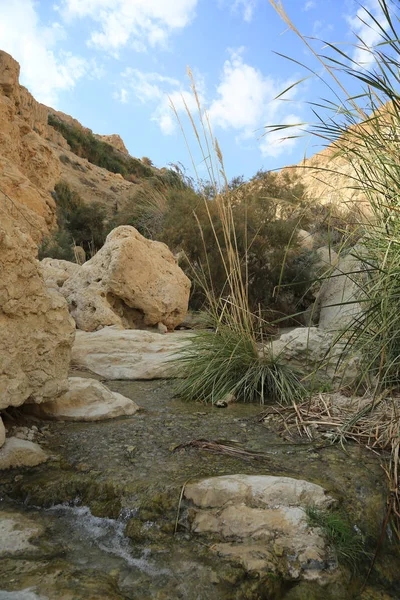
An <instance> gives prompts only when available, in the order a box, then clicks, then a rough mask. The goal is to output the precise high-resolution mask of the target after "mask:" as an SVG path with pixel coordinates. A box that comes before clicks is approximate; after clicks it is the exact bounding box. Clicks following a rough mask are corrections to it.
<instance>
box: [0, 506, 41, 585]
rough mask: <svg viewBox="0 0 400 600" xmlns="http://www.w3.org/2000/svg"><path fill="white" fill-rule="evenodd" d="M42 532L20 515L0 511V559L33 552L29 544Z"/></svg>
mask: <svg viewBox="0 0 400 600" xmlns="http://www.w3.org/2000/svg"><path fill="white" fill-rule="evenodd" d="M42 532H43V528H42V527H41V526H40V525H39V524H38V523H37V522H36V521H34V520H33V519H30V518H29V517H26V516H25V515H22V514H21V513H13V512H8V511H0V557H2V558H4V557H6V556H11V555H14V554H22V553H25V552H30V551H35V550H36V549H37V548H36V547H35V546H33V545H32V543H31V542H32V540H34V539H35V538H37V537H39V535H41V533H42ZM0 597H1V592H0Z"/></svg>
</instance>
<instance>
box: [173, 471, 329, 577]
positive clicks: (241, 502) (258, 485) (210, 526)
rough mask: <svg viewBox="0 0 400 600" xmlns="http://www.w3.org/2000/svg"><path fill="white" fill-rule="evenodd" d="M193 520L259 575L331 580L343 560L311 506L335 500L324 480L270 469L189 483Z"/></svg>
mask: <svg viewBox="0 0 400 600" xmlns="http://www.w3.org/2000/svg"><path fill="white" fill-rule="evenodd" d="M184 497H185V499H186V501H187V502H188V503H189V505H188V506H187V508H188V511H187V517H188V526H189V527H190V529H191V531H192V532H193V533H194V534H197V535H202V536H203V537H205V538H206V539H210V540H212V542H213V544H212V548H213V549H214V550H215V551H216V552H217V553H218V554H219V555H220V556H223V557H225V558H227V559H230V560H232V561H234V562H239V563H241V564H242V566H243V567H244V568H245V570H246V571H248V572H249V573H252V574H257V575H258V576H263V575H264V576H265V575H266V574H268V573H275V574H276V575H278V576H281V577H283V579H286V580H299V579H311V580H319V581H321V582H323V583H327V579H329V575H330V574H331V573H332V572H334V571H335V570H336V567H337V564H336V562H335V560H334V558H333V557H332V554H331V550H330V548H329V547H328V545H327V543H326V541H325V539H324V537H323V535H322V532H321V531H320V530H319V529H317V528H311V527H310V526H309V525H308V522H307V516H306V508H307V507H309V506H317V507H319V508H320V509H328V508H329V507H330V506H331V505H332V504H333V499H332V498H330V497H329V496H328V495H327V494H326V493H325V491H324V490H323V488H321V487H320V486H319V485H316V484H313V483H310V482H308V481H302V480H297V479H291V478H289V477H274V476H269V475H268V476H267V475H255V476H253V475H241V474H239V475H225V476H222V477H212V478H210V479H204V480H201V481H198V482H196V483H191V484H189V485H187V486H186V487H185V491H184Z"/></svg>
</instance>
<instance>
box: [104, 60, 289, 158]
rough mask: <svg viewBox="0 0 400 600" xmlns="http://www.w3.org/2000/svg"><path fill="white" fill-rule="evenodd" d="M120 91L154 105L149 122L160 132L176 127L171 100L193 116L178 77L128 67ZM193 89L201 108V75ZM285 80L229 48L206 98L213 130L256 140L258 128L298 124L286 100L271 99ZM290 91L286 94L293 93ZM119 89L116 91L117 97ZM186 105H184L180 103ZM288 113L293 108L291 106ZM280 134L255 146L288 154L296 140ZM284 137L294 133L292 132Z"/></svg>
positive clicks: (240, 140) (268, 153) (269, 152)
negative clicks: (212, 91) (210, 95)
mask: <svg viewBox="0 0 400 600" xmlns="http://www.w3.org/2000/svg"><path fill="white" fill-rule="evenodd" d="M122 79H123V82H124V84H123V90H124V91H126V90H129V97H130V98H132V97H135V98H136V99H137V100H139V101H140V102H141V103H143V104H150V103H153V106H154V110H153V114H152V120H153V121H155V122H157V123H158V125H159V127H160V129H161V131H162V132H163V133H164V134H165V135H171V134H173V133H175V132H176V131H177V122H176V116H175V114H174V112H173V111H172V110H171V103H172V104H173V106H174V107H175V110H176V111H177V113H178V114H180V115H183V114H184V113H185V112H186V106H187V108H188V109H189V110H190V112H191V113H192V114H197V110H198V108H197V104H196V100H195V98H194V96H193V94H192V92H191V91H189V89H187V88H186V87H185V86H183V85H182V84H181V83H180V82H179V81H178V80H176V79H173V78H171V77H166V76H164V75H161V74H159V73H143V72H141V71H139V70H137V69H127V70H126V71H125V72H124V73H123V74H122ZM195 80H196V86H197V92H198V96H199V99H200V103H201V105H202V106H205V105H206V96H207V94H206V89H205V84H204V81H203V79H202V77H201V76H199V75H196V76H195ZM289 85H290V82H288V81H286V82H284V81H278V80H275V79H273V78H272V77H269V76H265V75H263V73H261V71H259V70H258V69H256V68H255V67H253V66H251V65H248V64H246V63H245V62H244V61H243V57H242V50H239V51H236V52H233V51H231V55H230V58H229V59H228V60H227V61H226V62H225V64H224V67H223V70H222V74H221V79H220V83H219V85H218V86H217V89H216V93H215V97H214V98H213V99H211V101H209V102H208V115H209V118H210V122H211V126H212V127H213V129H214V131H215V132H216V133H218V128H222V129H224V130H228V131H232V133H234V134H235V136H236V140H237V141H238V143H240V144H243V142H244V140H247V141H251V140H254V142H256V139H257V136H258V137H259V136H260V135H262V133H263V131H264V130H263V129H262V128H263V127H264V126H266V125H274V124H277V123H278V124H281V123H284V124H291V123H299V122H300V118H299V117H298V116H297V115H295V114H289V115H288V114H287V110H286V108H287V106H288V104H287V103H284V102H281V101H279V100H274V98H275V97H276V96H277V95H278V94H279V93H280V92H281V91H282V90H283V89H285V88H287V87H288V86H289ZM294 95H295V92H294V90H293V91H291V92H289V93H288V94H287V95H286V96H285V98H287V99H290V98H292V99H293V97H294ZM120 96H121V91H120V92H119V93H117V94H116V95H115V97H117V98H118V99H119V100H120V101H122V102H123V101H126V96H125V97H124V99H122V98H121V97H120ZM185 105H186V106H185ZM292 111H293V109H292ZM285 135H287V134H286V133H285V132H284V133H283V134H280V133H271V134H268V135H267V136H265V137H262V138H261V141H260V150H261V152H262V154H263V155H264V156H279V155H280V154H282V153H283V152H289V151H290V150H291V149H292V148H293V146H294V145H295V143H296V140H284V141H282V140H281V138H282V137H284V136H285ZM289 135H293V132H292V131H291V132H290V133H289Z"/></svg>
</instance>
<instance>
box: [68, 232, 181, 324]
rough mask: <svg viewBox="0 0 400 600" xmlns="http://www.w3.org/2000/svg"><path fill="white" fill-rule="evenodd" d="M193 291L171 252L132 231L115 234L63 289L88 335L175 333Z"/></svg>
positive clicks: (79, 322)
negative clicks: (161, 328) (113, 328)
mask: <svg viewBox="0 0 400 600" xmlns="http://www.w3.org/2000/svg"><path fill="white" fill-rule="evenodd" d="M189 291H190V281H189V279H188V278H187V277H186V275H185V274H184V273H183V271H182V269H181V268H180V267H179V266H178V265H177V263H176V260H175V258H174V256H173V254H172V253H171V252H170V250H169V249H168V247H167V246H166V245H165V244H162V243H161V242H153V241H151V240H148V239H146V238H144V237H143V236H142V235H141V234H140V233H139V232H138V231H137V230H136V229H135V228H134V227H130V226H122V227H117V228H116V229H114V230H113V231H112V232H111V233H110V234H109V235H108V237H107V240H106V242H105V244H104V246H103V247H102V248H101V250H99V252H97V254H96V255H95V256H94V257H93V258H92V259H91V260H89V261H87V262H86V263H85V264H84V265H82V267H81V268H80V269H79V270H77V272H76V273H75V274H74V275H73V276H72V277H70V278H69V279H67V280H66V281H65V283H64V284H63V286H62V289H61V292H62V294H63V295H64V296H65V298H67V300H68V304H69V307H70V311H71V314H72V316H73V317H74V319H75V322H76V324H77V327H78V328H79V329H83V330H84V331H96V330H97V329H100V328H101V327H105V326H108V325H119V326H121V327H124V328H136V327H140V326H155V325H157V324H158V323H163V324H164V325H165V326H166V327H167V328H168V329H174V328H175V327H176V326H177V325H179V323H181V322H182V321H183V320H184V318H185V315H186V311H187V308H188V302H189Z"/></svg>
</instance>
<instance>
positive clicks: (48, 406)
mask: <svg viewBox="0 0 400 600" xmlns="http://www.w3.org/2000/svg"><path fill="white" fill-rule="evenodd" d="M27 410H29V412H32V413H34V414H35V415H37V416H38V417H42V418H44V419H55V420H57V421H102V420H105V419H115V418H116V417H125V416H130V415H134V414H135V413H136V412H137V411H138V410H139V406H138V405H137V404H136V402H134V401H133V400H130V398H126V397H125V396H123V395H122V394H118V393H117V392H112V391H111V390H109V389H108V388H107V387H106V386H105V385H103V384H101V383H100V382H99V381H97V380H96V379H85V378H83V377H70V378H69V379H68V391H67V392H66V393H65V394H63V395H62V396H59V397H58V398H56V399H54V400H51V401H50V402H43V403H42V404H33V405H30V406H29V407H27Z"/></svg>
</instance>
